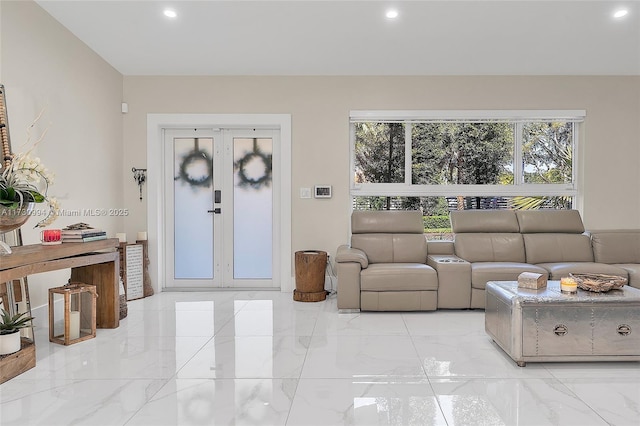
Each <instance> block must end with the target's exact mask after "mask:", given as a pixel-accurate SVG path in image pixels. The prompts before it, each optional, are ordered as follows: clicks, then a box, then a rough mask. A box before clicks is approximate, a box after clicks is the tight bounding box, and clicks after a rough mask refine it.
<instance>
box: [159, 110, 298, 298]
mask: <svg viewBox="0 0 640 426" xmlns="http://www.w3.org/2000/svg"><path fill="white" fill-rule="evenodd" d="M167 128H251V129H253V128H256V129H257V128H264V129H267V128H269V129H277V130H279V131H280V144H279V146H278V147H275V146H274V153H273V154H274V155H273V169H274V170H279V171H280V173H281V179H280V182H279V185H278V190H279V191H276V192H277V193H279V195H277V196H276V197H275V198H274V204H276V203H277V204H278V206H279V210H280V214H279V215H278V216H277V217H276V216H274V231H275V232H274V240H275V241H274V242H275V244H274V245H275V247H276V248H277V249H278V250H279V253H277V254H276V253H274V256H276V255H277V256H278V257H279V259H280V261H279V274H278V275H279V278H280V291H282V292H291V291H293V286H292V275H291V115H290V114H147V185H148V186H147V200H148V201H147V232H148V239H149V259H150V261H151V262H150V263H151V264H150V265H149V266H150V268H149V274H150V278H151V282H155V283H158V285H157V288H158V290H159V291H163V290H164V288H165V283H164V270H165V258H166V253H165V250H164V248H165V236H164V219H165V218H164V204H165V200H164V183H163V179H162V170H163V143H164V142H163V141H164V129H167ZM274 275H275V274H274Z"/></svg>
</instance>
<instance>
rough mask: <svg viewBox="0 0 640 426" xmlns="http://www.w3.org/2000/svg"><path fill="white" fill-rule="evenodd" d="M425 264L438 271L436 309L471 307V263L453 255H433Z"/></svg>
mask: <svg viewBox="0 0 640 426" xmlns="http://www.w3.org/2000/svg"><path fill="white" fill-rule="evenodd" d="M427 264H428V265H429V266H431V267H432V268H433V269H435V270H436V272H437V273H438V309H442V308H443V309H468V308H470V307H471V263H469V262H467V261H466V260H464V259H461V258H459V257H458V256H455V255H433V254H430V255H429V256H428V257H427Z"/></svg>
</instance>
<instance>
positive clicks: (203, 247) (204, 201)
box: [173, 138, 215, 280]
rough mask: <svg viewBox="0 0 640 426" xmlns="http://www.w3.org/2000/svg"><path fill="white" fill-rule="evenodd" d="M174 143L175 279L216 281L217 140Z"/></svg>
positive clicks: (186, 139)
mask: <svg viewBox="0 0 640 426" xmlns="http://www.w3.org/2000/svg"><path fill="white" fill-rule="evenodd" d="M173 143H174V170H173V175H174V179H175V180H174V215H173V217H174V262H175V264H174V278H175V279H178V280H180V279H192V278H195V279H213V240H214V238H215V236H214V230H213V221H212V220H211V219H212V215H211V213H210V211H211V210H212V208H211V205H212V203H211V201H212V200H213V139H212V138H175V139H174V141H173ZM203 235H207V236H211V238H202V236H203Z"/></svg>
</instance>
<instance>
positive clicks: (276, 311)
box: [0, 291, 640, 426]
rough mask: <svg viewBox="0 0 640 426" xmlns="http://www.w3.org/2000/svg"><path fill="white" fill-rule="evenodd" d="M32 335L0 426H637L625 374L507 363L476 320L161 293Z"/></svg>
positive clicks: (634, 393)
mask: <svg viewBox="0 0 640 426" xmlns="http://www.w3.org/2000/svg"><path fill="white" fill-rule="evenodd" d="M41 311H42V314H43V315H45V316H46V309H44V310H41ZM36 315H38V313H36ZM35 334H36V356H37V364H36V367H35V368H33V369H31V370H29V371H27V372H25V373H24V374H22V375H20V376H18V377H16V378H14V379H12V380H10V381H8V382H6V383H4V384H2V385H0V424H1V425H3V426H5V425H20V426H27V425H109V426H111V425H127V426H132V425H367V426H368V425H536V426H537V425H619V426H638V425H639V424H640V422H639V419H640V362H583V363H528V364H527V366H526V367H518V366H517V365H516V364H515V363H514V362H513V361H512V360H511V359H510V358H509V357H508V356H507V355H506V354H505V353H504V352H503V351H502V350H501V349H500V348H499V347H498V346H497V345H496V344H495V343H493V342H492V341H491V339H490V338H488V337H487V335H486V333H485V331H484V312H483V311H481V310H475V311H455V310H447V311H437V312H411V313H392V312H386V313H359V314H339V313H338V311H337V308H336V300H335V295H333V296H330V297H329V298H328V299H327V300H326V301H323V302H316V303H303V302H295V301H293V299H292V296H291V294H287V293H279V292H271V291H220V292H185V293H169V292H167V293H160V294H156V295H154V296H151V297H148V298H145V299H141V300H136V301H131V302H129V303H128V315H127V317H126V318H125V319H124V320H122V321H121V323H120V327H119V328H118V329H113V330H102V329H99V330H98V333H97V337H96V338H95V339H91V340H87V341H85V342H81V343H78V344H74V345H71V346H68V347H66V346H61V345H57V344H53V343H49V341H48V330H47V328H46V326H42V327H39V328H37V329H36V333H35Z"/></svg>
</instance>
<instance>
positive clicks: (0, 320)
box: [0, 309, 33, 334]
mask: <svg viewBox="0 0 640 426" xmlns="http://www.w3.org/2000/svg"><path fill="white" fill-rule="evenodd" d="M0 311H1V312H0V334H11V333H15V332H16V331H18V330H20V329H21V328H26V327H30V325H29V324H28V323H29V321H31V320H32V319H33V317H31V316H29V315H28V313H27V312H24V313H21V314H20V313H17V314H15V315H14V316H11V314H9V312H7V311H5V310H4V309H0Z"/></svg>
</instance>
